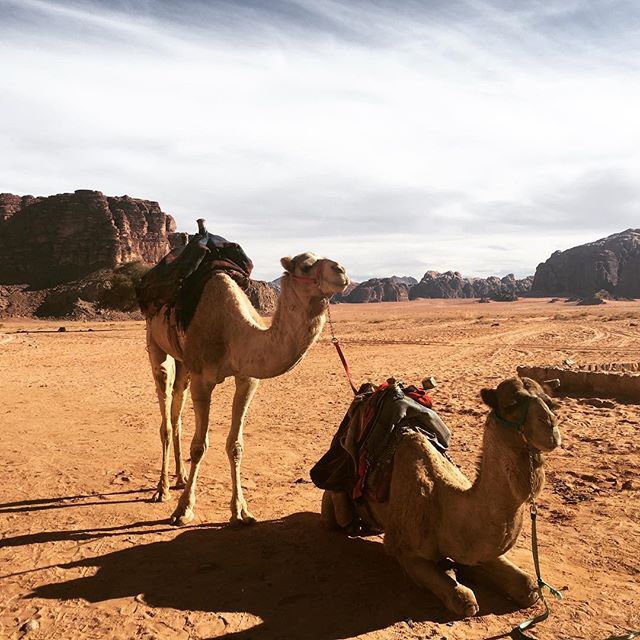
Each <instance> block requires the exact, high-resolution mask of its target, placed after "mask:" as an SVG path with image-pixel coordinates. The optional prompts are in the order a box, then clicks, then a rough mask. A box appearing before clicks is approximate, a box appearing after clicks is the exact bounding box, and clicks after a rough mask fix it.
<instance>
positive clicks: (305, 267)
mask: <svg viewBox="0 0 640 640" xmlns="http://www.w3.org/2000/svg"><path fill="white" fill-rule="evenodd" d="M310 270H311V265H310V264H305V265H303V266H302V267H300V271H302V272H303V273H308V272H309V271H310Z"/></svg>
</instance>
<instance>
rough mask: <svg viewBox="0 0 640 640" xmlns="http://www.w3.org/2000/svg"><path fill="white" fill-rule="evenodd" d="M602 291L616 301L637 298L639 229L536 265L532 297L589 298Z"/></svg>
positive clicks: (639, 288)
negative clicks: (611, 295)
mask: <svg viewBox="0 0 640 640" xmlns="http://www.w3.org/2000/svg"><path fill="white" fill-rule="evenodd" d="M603 289H604V290H605V291H608V292H609V293H611V294H613V295H615V296H619V297H629V298H637V297H640V229H627V230H626V231H623V232H622V233H615V234H613V235H611V236H608V237H606V238H602V239H601V240H597V241H596V242H590V243H588V244H583V245H579V246H577V247H573V248H571V249H567V250H566V251H556V252H555V253H553V254H552V255H551V257H550V258H549V259H548V260H546V261H545V262H542V263H540V264H539V265H538V268H537V269H536V274H535V277H534V280H533V286H532V293H533V294H534V295H539V296H555V295H562V296H592V295H593V294H594V293H596V292H597V291H600V290H603Z"/></svg>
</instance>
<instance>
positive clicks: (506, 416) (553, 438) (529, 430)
mask: <svg viewBox="0 0 640 640" xmlns="http://www.w3.org/2000/svg"><path fill="white" fill-rule="evenodd" d="M480 395H481V396H482V399H483V400H484V402H485V404H487V405H488V406H489V407H491V409H493V411H492V414H493V417H494V418H495V422H496V424H497V425H498V426H499V427H501V428H504V430H505V431H512V432H513V431H515V432H517V433H520V434H521V435H522V437H523V438H524V440H525V442H526V443H527V445H528V447H530V448H531V449H533V450H537V451H552V450H553V449H555V448H556V447H557V446H559V445H560V442H561V436H560V430H559V429H558V419H557V418H556V416H555V414H554V413H553V410H554V409H555V408H557V406H558V405H557V403H556V402H555V401H554V400H553V399H552V398H551V397H550V396H549V395H548V394H547V392H546V391H545V389H543V388H542V387H541V386H540V385H539V384H538V383H537V382H536V381H535V380H532V379H531V378H508V379H507V380H504V381H503V382H501V383H500V384H499V385H498V386H497V388H495V389H482V391H481V392H480Z"/></svg>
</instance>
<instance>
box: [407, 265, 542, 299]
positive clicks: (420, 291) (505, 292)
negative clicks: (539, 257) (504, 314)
mask: <svg viewBox="0 0 640 640" xmlns="http://www.w3.org/2000/svg"><path fill="white" fill-rule="evenodd" d="M532 281H533V277H532V276H529V277H527V278H523V279H521V280H517V279H516V278H515V277H514V275H513V274H512V273H510V274H509V275H507V276H504V278H498V277H497V276H489V277H488V278H465V277H463V276H462V275H461V274H460V273H459V272H458V271H446V272H445V273H439V272H438V271H427V272H426V273H425V274H424V276H423V277H422V280H420V282H418V284H416V285H414V286H413V287H411V289H410V290H409V299H410V300H415V299H416V298H490V299H491V300H498V301H511V300H517V299H518V296H521V295H526V294H528V293H529V291H530V289H531V283H532Z"/></svg>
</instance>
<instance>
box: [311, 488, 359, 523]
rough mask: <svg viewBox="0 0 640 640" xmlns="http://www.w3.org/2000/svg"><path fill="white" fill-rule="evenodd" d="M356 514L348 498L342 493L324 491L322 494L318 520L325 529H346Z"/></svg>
mask: <svg viewBox="0 0 640 640" xmlns="http://www.w3.org/2000/svg"><path fill="white" fill-rule="evenodd" d="M355 517H356V513H355V511H354V510H353V505H352V504H351V500H349V496H348V495H347V494H346V493H344V492H343V491H325V492H324V493H323V494H322V507H321V509H320V519H321V520H322V524H324V526H325V527H327V529H346V528H347V527H348V526H349V525H350V524H351V523H352V522H353V521H354V519H355Z"/></svg>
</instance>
